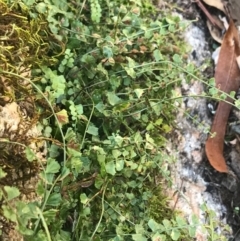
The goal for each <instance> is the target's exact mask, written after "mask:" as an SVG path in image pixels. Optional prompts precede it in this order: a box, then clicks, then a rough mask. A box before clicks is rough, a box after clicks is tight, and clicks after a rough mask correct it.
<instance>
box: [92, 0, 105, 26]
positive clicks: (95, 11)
mask: <svg viewBox="0 0 240 241" xmlns="http://www.w3.org/2000/svg"><path fill="white" fill-rule="evenodd" d="M90 6H91V19H92V21H93V22H94V23H99V22H100V18H101V17H102V9H101V6H100V4H99V1H98V0H90Z"/></svg>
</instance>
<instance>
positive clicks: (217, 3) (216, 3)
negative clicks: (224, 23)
mask: <svg viewBox="0 0 240 241" xmlns="http://www.w3.org/2000/svg"><path fill="white" fill-rule="evenodd" d="M203 1H204V2H205V3H206V4H207V5H209V6H212V7H215V8H217V9H219V10H221V11H222V12H224V13H225V9H224V4H223V2H222V0H203Z"/></svg>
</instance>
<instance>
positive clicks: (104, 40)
mask: <svg viewBox="0 0 240 241" xmlns="http://www.w3.org/2000/svg"><path fill="white" fill-rule="evenodd" d="M9 2H10V3H11V4H13V5H14V6H16V5H18V6H20V9H21V11H24V12H27V13H29V15H30V17H31V19H37V18H41V19H44V20H45V23H46V24H47V26H48V27H49V29H50V30H51V34H50V36H51V37H53V38H54V39H55V40H57V43H59V45H60V46H61V47H62V48H61V50H63V49H64V51H62V52H60V54H59V56H58V59H59V62H58V63H57V64H55V65H54V66H49V65H48V64H41V65H40V66H38V67H36V66H34V68H33V70H32V75H33V80H31V81H29V82H30V83H31V84H32V86H33V87H34V88H35V90H37V91H36V99H38V101H39V102H38V103H37V106H36V112H38V113H40V115H41V116H42V120H41V122H40V123H39V124H38V129H39V130H40V131H41V132H42V135H43V137H44V138H45V139H46V145H47V151H48V153H47V157H46V162H45V163H44V164H43V163H42V162H41V165H42V168H41V172H40V171H39V181H38V184H37V187H36V194H37V198H36V200H32V201H29V202H28V203H23V202H22V201H19V200H17V201H16V202H15V205H14V209H15V210H17V212H13V208H12V207H11V205H10V206H9V205H3V206H2V210H3V211H2V212H3V215H4V217H5V218H6V219H8V220H10V221H12V222H14V223H15V224H16V228H17V230H18V231H19V232H20V233H21V234H22V235H24V237H25V239H26V240H31V241H38V240H41V241H45V240H48V241H49V240H53V241H55V240H56V241H60V240H73V241H74V240H104V241H106V240H109V241H110V240H111V241H113V240H115V241H116V240H119V241H120V240H139V241H141V240H150V239H151V240H159V239H161V240H191V239H192V238H193V237H194V236H195V231H196V228H197V226H198V222H197V221H196V219H195V218H194V217H193V220H192V222H190V223H187V221H186V220H184V219H183V218H181V217H180V215H177V214H172V213H171V211H170V210H169V208H168V207H167V201H166V199H165V197H164V196H163V194H162V193H161V191H160V192H158V193H156V192H154V191H153V189H154V179H155V176H156V175H157V176H160V177H161V178H165V179H167V180H168V181H169V183H170V179H169V176H170V173H169V170H168V164H171V163H172V162H173V161H172V159H171V157H169V155H168V154H167V153H166V151H165V149H164V146H165V143H166V136H167V134H168V133H169V132H170V131H171V130H172V123H173V120H174V111H175V107H174V106H175V100H176V98H175V96H173V91H172V90H173V88H174V87H175V86H176V85H177V84H178V83H179V82H180V81H181V78H185V79H186V80H190V79H191V78H192V75H193V74H194V73H195V71H196V70H195V69H194V68H193V66H192V65H191V64H188V65H187V64H186V63H185V62H184V58H183V55H184V53H185V46H184V44H183V42H182V40H181V39H180V38H179V37H178V34H177V33H178V32H181V31H182V30H183V27H184V26H183V25H182V23H181V22H180V19H179V18H178V17H174V16H171V15H170V14H168V13H167V12H165V13H161V15H160V16H161V17H157V18H156V19H155V20H152V16H151V17H148V16H150V15H151V14H152V13H153V9H154V8H155V6H153V5H152V4H151V2H150V1H142V0H137V1H124V0H118V1H102V0H90V1H82V2H81V3H78V2H74V1H66V0H61V1H54V0H45V1H43V2H38V1H27V0H22V1H18V2H17V3H16V1H9ZM156 16H157V14H156ZM60 43H61V44H62V45H63V46H62V45H61V44H60ZM55 45H56V44H52V46H51V47H52V49H55V47H56V46H55ZM58 47H59V46H58ZM49 58H51V53H49ZM179 70H184V71H182V73H181V77H180V74H179ZM19 78H21V76H19ZM25 154H26V158H27V160H28V161H29V162H32V161H33V160H35V157H34V155H33V153H32V151H31V150H30V149H29V148H26V151H25ZM37 159H38V158H37V157H36V160H37ZM4 175H5V173H4V171H3V170H2V169H0V177H2V178H4ZM3 194H4V200H5V201H9V200H11V199H15V198H17V196H18V195H19V194H20V193H19V190H18V189H16V188H14V187H10V186H9V187H8V186H5V188H4V191H3V192H1V193H0V196H1V197H2V198H3ZM158 206H159V207H158ZM158 208H159V209H158Z"/></svg>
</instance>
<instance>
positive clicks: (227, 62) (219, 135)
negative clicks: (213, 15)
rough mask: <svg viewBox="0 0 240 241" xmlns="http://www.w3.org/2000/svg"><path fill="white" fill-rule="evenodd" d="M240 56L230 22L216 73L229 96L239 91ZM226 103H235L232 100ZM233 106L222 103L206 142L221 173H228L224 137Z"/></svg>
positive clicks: (220, 85) (236, 36) (236, 35)
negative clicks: (239, 65)
mask: <svg viewBox="0 0 240 241" xmlns="http://www.w3.org/2000/svg"><path fill="white" fill-rule="evenodd" d="M239 55H240V47H239V36H238V31H237V29H236V27H235V25H234V23H233V21H232V20H230V25H229V28H228V30H227V32H226V34H225V36H224V38H223V43H222V47H221V51H220V54H219V60H218V64H217V67H216V72H215V76H214V77H215V82H216V86H217V88H218V89H219V90H221V91H223V92H225V93H227V94H229V93H230V92H231V91H237V90H238V88H239V85H240V70H239V68H238V65H237V61H236V57H237V56H239ZM226 101H228V102H231V103H232V102H233V99H232V98H229V97H228V98H227V99H226ZM231 108H232V106H231V105H230V104H228V103H226V102H225V101H220V102H219V104H218V108H217V111H216V115H215V117H214V121H213V124H212V128H211V133H212V136H210V137H209V138H208V140H207V142H206V146H205V149H206V154H207V157H208V160H209V162H210V164H211V165H212V166H213V167H214V168H215V169H216V170H217V171H219V172H228V168H227V165H226V162H225V159H224V157H223V147H224V136H225V131H226V126H227V121H228V117H229V113H230V110H231Z"/></svg>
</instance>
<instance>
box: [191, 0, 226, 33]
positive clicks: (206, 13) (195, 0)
mask: <svg viewBox="0 0 240 241" xmlns="http://www.w3.org/2000/svg"><path fill="white" fill-rule="evenodd" d="M192 2H195V3H196V4H197V5H198V7H199V8H201V10H202V11H203V12H204V14H205V15H206V16H207V18H208V19H209V21H210V22H211V23H212V25H213V26H214V27H218V28H219V29H222V26H220V25H219V23H218V22H217V21H216V20H215V19H214V18H213V17H212V15H211V14H210V13H209V12H208V10H207V9H206V7H205V6H204V5H203V4H202V2H201V1H200V0H192Z"/></svg>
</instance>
